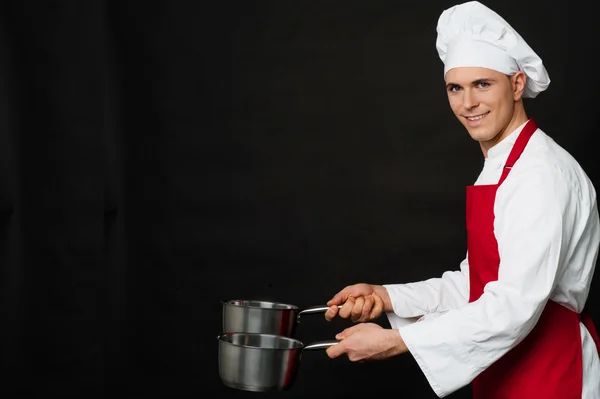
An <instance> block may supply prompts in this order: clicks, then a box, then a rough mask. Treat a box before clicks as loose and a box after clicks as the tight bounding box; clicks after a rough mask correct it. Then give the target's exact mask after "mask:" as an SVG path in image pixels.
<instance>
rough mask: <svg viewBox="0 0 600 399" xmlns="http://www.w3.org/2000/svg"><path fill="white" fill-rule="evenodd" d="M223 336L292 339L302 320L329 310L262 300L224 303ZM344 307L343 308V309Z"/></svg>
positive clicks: (321, 307)
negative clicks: (260, 334) (248, 334)
mask: <svg viewBox="0 0 600 399" xmlns="http://www.w3.org/2000/svg"><path fill="white" fill-rule="evenodd" d="M222 303H223V331H222V332H223V333H228V332H248V333H262V334H274V335H281V336H284V337H292V336H294V333H295V331H296V326H297V325H298V323H299V322H300V317H301V316H304V315H309V314H318V313H321V314H323V313H325V312H326V311H327V309H329V307H328V306H312V307H309V308H306V309H303V310H301V309H300V308H299V307H298V306H296V305H289V304H286V303H277V302H269V301H259V300H229V301H223V302H222ZM340 306H341V305H340Z"/></svg>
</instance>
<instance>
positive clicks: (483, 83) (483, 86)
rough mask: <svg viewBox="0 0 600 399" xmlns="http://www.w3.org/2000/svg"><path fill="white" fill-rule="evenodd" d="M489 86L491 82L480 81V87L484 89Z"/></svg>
mask: <svg viewBox="0 0 600 399" xmlns="http://www.w3.org/2000/svg"><path fill="white" fill-rule="evenodd" d="M489 86H490V84H489V83H487V82H480V83H479V87H481V88H482V89H485V88H486V87H489Z"/></svg>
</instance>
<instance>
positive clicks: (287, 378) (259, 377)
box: [217, 333, 339, 392]
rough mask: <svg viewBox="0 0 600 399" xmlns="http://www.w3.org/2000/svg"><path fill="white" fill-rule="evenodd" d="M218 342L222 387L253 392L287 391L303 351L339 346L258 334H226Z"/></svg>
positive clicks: (330, 342)
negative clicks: (306, 343) (305, 343)
mask: <svg viewBox="0 0 600 399" xmlns="http://www.w3.org/2000/svg"><path fill="white" fill-rule="evenodd" d="M217 338H218V340H219V376H220V377H221V381H222V382H223V384H225V385H226V386H228V387H230V388H235V389H240V390H244V391H254V392H267V391H286V390H288V389H290V388H291V386H292V385H293V383H294V381H295V379H296V374H297V372H298V366H299V364H300V359H301V357H302V353H303V352H304V351H305V350H316V349H326V348H329V347H330V346H332V345H335V344H337V343H338V342H339V341H333V340H332V341H319V342H314V343H312V344H309V345H304V344H303V343H302V342H300V341H299V340H297V339H294V338H290V337H283V336H280V335H273V334H258V333H225V334H222V335H220V336H218V337H217Z"/></svg>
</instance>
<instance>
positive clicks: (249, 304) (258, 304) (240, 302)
mask: <svg viewBox="0 0 600 399" xmlns="http://www.w3.org/2000/svg"><path fill="white" fill-rule="evenodd" d="M221 303H222V304H223V305H225V306H236V307H242V308H251V309H261V310H299V309H300V308H299V307H298V306H296V305H290V304H288V303H281V302H273V301H262V300H252V299H229V300H226V301H221ZM263 305H270V306H267V307H265V306H263Z"/></svg>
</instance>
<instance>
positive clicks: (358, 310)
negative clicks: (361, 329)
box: [350, 296, 365, 322]
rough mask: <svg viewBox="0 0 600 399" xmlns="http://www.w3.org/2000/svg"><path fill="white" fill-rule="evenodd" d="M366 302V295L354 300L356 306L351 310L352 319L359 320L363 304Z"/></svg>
mask: <svg viewBox="0 0 600 399" xmlns="http://www.w3.org/2000/svg"><path fill="white" fill-rule="evenodd" d="M364 304H365V297H363V296H360V297H358V298H356V301H355V302H354V306H353V307H352V311H351V317H350V319H351V320H352V321H354V322H357V321H358V320H359V319H360V318H361V316H362V313H363V306H364Z"/></svg>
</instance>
